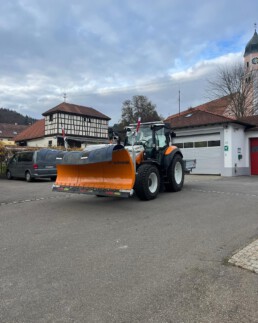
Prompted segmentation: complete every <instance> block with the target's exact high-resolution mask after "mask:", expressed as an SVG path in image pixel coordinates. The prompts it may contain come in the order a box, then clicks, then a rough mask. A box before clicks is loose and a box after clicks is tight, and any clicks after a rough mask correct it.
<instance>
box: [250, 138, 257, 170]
mask: <svg viewBox="0 0 258 323" xmlns="http://www.w3.org/2000/svg"><path fill="white" fill-rule="evenodd" d="M250 146H251V147H250V148H251V175H258V138H252V139H250Z"/></svg>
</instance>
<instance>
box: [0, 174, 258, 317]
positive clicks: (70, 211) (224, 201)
mask: <svg viewBox="0 0 258 323" xmlns="http://www.w3.org/2000/svg"><path fill="white" fill-rule="evenodd" d="M52 184H53V183H52V182H50V181H43V180H41V181H36V182H32V183H27V182H25V181H22V180H13V181H7V180H5V179H0V259H1V261H0V322H8V323H10V322H19V323H20V322H24V323H25V322H26V323H28V322H258V319H257V318H258V275H257V274H256V273H253V272H251V271H249V270H245V269H242V268H239V267H236V266H233V265H231V264H229V263H228V260H229V259H230V258H231V257H232V255H233V254H235V253H236V252H237V251H238V250H241V249H242V248H244V247H245V246H247V245H249V244H250V243H252V242H253V241H254V240H256V239H257V238H258V222H257V219H258V211H257V206H258V203H257V201H258V178H257V177H234V178H221V177H217V176H197V175H188V176H186V180H185V186H184V189H183V190H182V191H181V192H178V193H166V192H164V193H161V194H160V195H159V196H158V198H157V199H155V200H153V201H149V202H142V201H139V200H138V199H137V198H134V197H133V198H130V199H115V198H97V197H95V196H86V195H71V194H66V193H53V192H52V191H51V186H52Z"/></svg>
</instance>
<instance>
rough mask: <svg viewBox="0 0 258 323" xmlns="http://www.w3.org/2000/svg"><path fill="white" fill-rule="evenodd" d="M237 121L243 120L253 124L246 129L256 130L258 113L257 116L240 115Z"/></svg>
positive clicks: (257, 128)
mask: <svg viewBox="0 0 258 323" xmlns="http://www.w3.org/2000/svg"><path fill="white" fill-rule="evenodd" d="M239 121H243V122H246V123H249V124H251V125H253V127H252V128H250V129H248V131H257V130H258V115H257V116H248V117H242V118H240V119H239Z"/></svg>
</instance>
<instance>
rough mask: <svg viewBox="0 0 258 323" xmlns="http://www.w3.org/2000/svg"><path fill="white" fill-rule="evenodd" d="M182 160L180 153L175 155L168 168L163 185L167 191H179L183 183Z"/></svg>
mask: <svg viewBox="0 0 258 323" xmlns="http://www.w3.org/2000/svg"><path fill="white" fill-rule="evenodd" d="M184 178H185V174H184V162H183V159H182V157H181V156H180V155H175V157H174V158H173V160H172V163H171V165H170V166H169V168H168V173H167V182H165V187H166V191H167V192H178V191H181V189H182V188H183V185H184Z"/></svg>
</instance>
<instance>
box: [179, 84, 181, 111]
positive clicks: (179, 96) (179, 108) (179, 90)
mask: <svg viewBox="0 0 258 323" xmlns="http://www.w3.org/2000/svg"><path fill="white" fill-rule="evenodd" d="M180 94H181V93H180V89H179V91H178V112H179V113H178V114H179V115H180V104H181V102H180V101H181V98H180Z"/></svg>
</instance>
